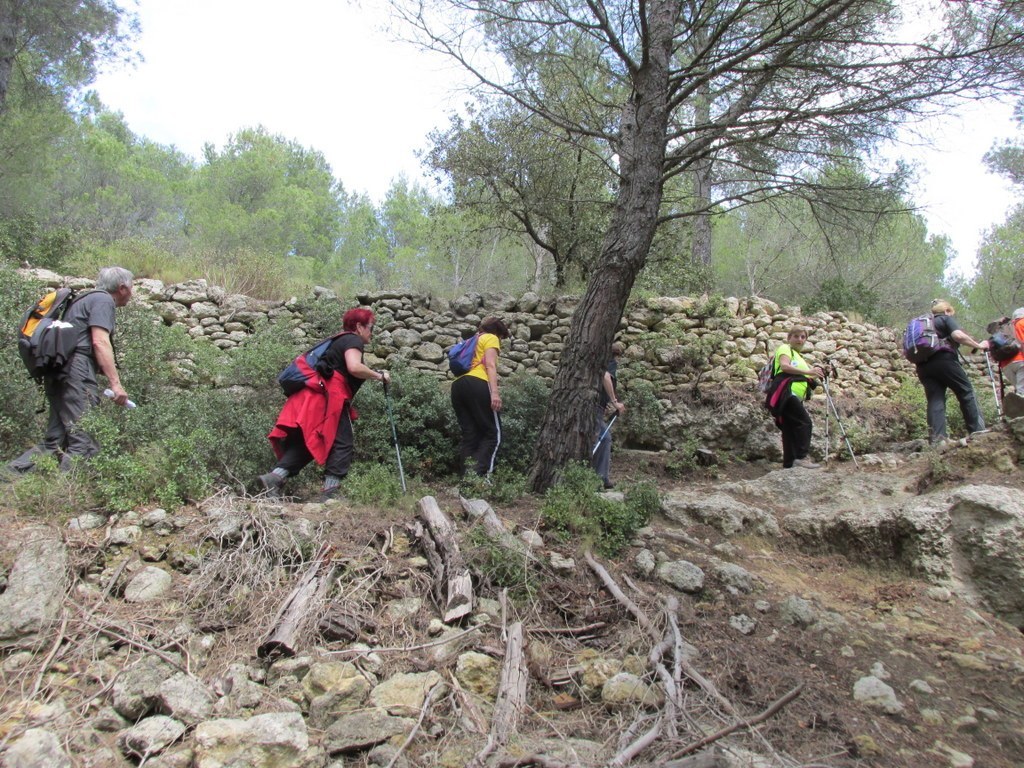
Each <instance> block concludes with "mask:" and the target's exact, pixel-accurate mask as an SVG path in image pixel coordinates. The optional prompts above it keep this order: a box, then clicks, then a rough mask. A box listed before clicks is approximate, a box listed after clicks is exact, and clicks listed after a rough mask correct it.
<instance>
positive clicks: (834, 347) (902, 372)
mask: <svg viewBox="0 0 1024 768" xmlns="http://www.w3.org/2000/svg"><path fill="white" fill-rule="evenodd" d="M27 274H28V275H29V276H32V277H34V278H36V279H39V280H41V281H42V282H44V283H46V284H49V285H74V286H78V287H87V286H89V285H91V281H89V280H86V279H82V278H65V277H61V276H59V275H56V274H54V273H50V272H45V271H43V270H30V271H27ZM135 296H136V298H135V301H138V302H144V303H145V304H147V305H148V306H150V307H151V308H152V310H153V312H154V313H155V314H156V315H157V316H158V317H159V318H160V319H161V321H162V322H164V323H165V324H167V325H180V326H183V327H185V328H186V329H187V332H188V334H189V335H190V336H191V337H193V338H194V339H196V340H200V341H204V342H208V343H211V344H213V345H215V346H217V347H219V348H221V349H224V350H226V351H230V350H231V349H234V348H235V347H237V346H239V345H241V344H244V343H245V342H246V340H247V339H248V338H249V337H250V336H251V335H252V334H253V333H254V332H255V330H256V329H257V328H258V327H259V326H260V325H261V324H263V323H265V322H270V323H286V324H287V325H288V326H290V327H291V329H292V333H293V334H294V336H295V337H296V339H297V340H302V339H304V338H308V337H310V336H311V335H312V334H311V332H310V331H309V328H308V324H307V322H306V313H307V312H308V310H309V308H310V307H312V306H314V305H315V304H316V303H318V302H332V303H334V302H338V297H337V296H336V295H335V294H334V293H333V292H331V291H329V290H327V289H322V288H318V289H315V290H314V291H313V293H312V295H310V296H309V297H306V298H304V299H301V300H300V299H297V298H293V299H290V300H288V301H264V300H258V299H253V298H251V297H247V296H242V295H240V294H230V293H227V292H226V291H224V290H223V289H221V288H218V287H216V286H211V285H208V284H207V282H206V281H205V280H191V281H188V282H185V283H179V284H174V285H164V284H163V283H161V282H160V281H157V280H138V281H136V285H135ZM577 302H578V298H577V297H572V296H560V297H556V298H542V297H540V296H538V295H536V294H533V293H526V294H524V295H522V296H519V297H514V296H510V295H507V294H486V295H481V294H473V293H471V294H466V295H464V296H461V297H459V298H457V299H454V300H451V301H449V300H446V299H441V298H438V297H435V296H428V295H424V294H413V293H403V292H395V291H380V292H376V293H367V294H362V295H359V296H357V297H356V299H355V301H354V302H340V303H338V314H339V324H340V315H341V312H342V311H343V310H344V309H345V308H347V307H348V306H353V305H356V304H358V305H363V306H368V307H370V308H371V309H373V310H374V312H375V313H376V315H377V329H376V332H375V334H374V340H373V343H372V348H371V350H370V351H369V354H368V362H369V364H371V365H387V364H388V362H389V361H392V360H394V359H395V358H401V359H403V360H405V361H406V362H407V363H408V364H409V365H411V366H412V367H414V368H417V369H420V370H423V371H426V372H428V373H431V374H434V375H436V376H438V378H443V377H445V376H446V374H447V365H446V363H445V361H444V350H445V349H446V348H447V347H449V346H450V345H451V344H453V343H455V342H456V341H457V340H458V339H459V338H461V337H463V336H466V335H469V334H471V333H472V332H473V331H474V330H475V329H476V326H477V324H478V323H479V322H480V320H481V319H482V318H483V317H485V316H487V315H489V314H497V315H499V316H501V317H502V318H503V319H505V320H506V321H508V322H509V323H510V327H511V329H512V338H511V339H510V340H509V341H508V342H506V343H505V345H503V349H502V355H501V358H500V361H499V372H500V373H501V374H502V375H506V376H507V375H509V374H512V373H533V374H536V375H539V376H541V377H543V378H547V379H550V378H552V377H553V376H554V373H555V369H556V367H557V365H558V359H559V355H560V354H561V350H562V345H563V343H564V340H565V337H566V335H567V334H568V332H569V323H570V321H571V318H572V314H573V311H574V310H575V308H576V305H577ZM320 309H321V310H322V307H321V308H320ZM794 324H800V325H803V326H806V327H807V328H808V329H809V331H810V337H809V342H808V345H807V348H806V350H805V356H806V357H808V359H810V360H812V361H814V362H824V361H826V360H828V361H831V362H832V363H834V364H835V366H836V370H837V373H838V376H837V377H836V378H835V380H834V386H835V388H836V389H839V390H844V391H847V392H849V393H850V394H858V395H861V396H883V397H884V396H890V395H892V394H893V393H895V391H896V390H897V389H898V388H899V386H900V383H901V380H902V379H903V378H905V377H907V376H910V375H912V374H913V369H912V366H910V365H909V364H908V363H906V362H905V361H904V360H903V358H902V357H901V356H900V354H899V337H898V335H897V333H896V332H895V331H894V330H892V329H889V328H880V327H877V326H872V325H868V324H865V323H860V322H855V321H854V320H852V319H850V318H849V317H847V316H846V315H844V314H843V313H841V312H819V313H815V314H812V315H803V314H802V313H801V311H800V309H799V308H798V307H780V306H778V305H776V304H774V303H772V302H770V301H767V300H765V299H759V298H742V299H736V298H727V299H719V298H716V297H711V298H708V297H700V298H690V297H658V298H648V299H639V300H636V301H633V302H631V303H630V305H629V306H628V308H627V312H626V315H625V317H624V318H623V319H622V322H621V324H620V329H619V334H618V338H619V339H620V340H621V341H622V342H623V343H624V344H625V345H626V352H625V354H624V361H623V373H624V375H625V376H627V377H628V379H644V380H647V381H649V382H651V383H652V384H653V385H654V386H655V387H656V390H657V391H658V392H659V393H661V394H663V395H664V396H666V397H667V396H671V395H672V393H674V392H677V391H680V390H683V389H686V388H688V387H691V386H692V385H693V383H694V381H695V380H697V379H698V378H699V381H700V384H701V386H705V385H714V386H724V385H742V386H747V387H752V386H753V383H754V382H755V381H756V378H757V370H758V369H759V368H760V366H761V365H763V364H764V362H765V361H766V360H767V354H768V351H769V350H772V349H774V347H775V346H776V345H777V344H779V343H781V342H782V341H784V340H785V337H786V332H787V330H788V329H789V328H790V326H792V325H794Z"/></svg>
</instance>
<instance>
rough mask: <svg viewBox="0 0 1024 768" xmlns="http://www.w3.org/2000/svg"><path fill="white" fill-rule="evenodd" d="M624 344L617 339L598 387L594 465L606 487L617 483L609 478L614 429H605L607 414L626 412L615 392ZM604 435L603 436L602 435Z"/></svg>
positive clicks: (612, 486) (611, 486)
mask: <svg viewBox="0 0 1024 768" xmlns="http://www.w3.org/2000/svg"><path fill="white" fill-rule="evenodd" d="M622 350H623V347H622V344H621V343H620V342H618V341H616V342H615V343H614V344H612V348H611V358H610V359H609V361H608V366H607V368H606V370H605V372H604V373H603V374H601V382H600V385H599V386H598V388H597V398H598V399H597V405H595V406H594V419H595V421H594V424H595V430H596V431H595V433H594V438H595V439H599V440H600V443H598V446H597V451H596V452H595V453H594V458H593V465H594V471H595V472H597V476H598V477H600V478H601V482H602V483H603V484H604V487H605V488H606V489H611V488H614V487H615V484H614V483H612V481H611V480H610V479H609V478H608V472H609V470H610V469H611V464H612V431H611V430H610V429H609V430H608V431H607V432H606V431H605V427H606V426H607V424H606V423H605V416H608V417H611V416H612V415H614V414H617V415H619V416H621V415H622V414H623V413H625V412H626V406H625V405H623V403H622V402H621V401H620V400H619V398H618V396H617V395H616V394H615V387H616V386H617V384H618V379H617V376H616V374H617V373H618V369H619V361H618V358H619V357H620V356H621V355H622ZM602 434H603V435H604V437H602V436H601V435H602Z"/></svg>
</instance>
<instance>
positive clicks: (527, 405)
mask: <svg viewBox="0 0 1024 768" xmlns="http://www.w3.org/2000/svg"><path fill="white" fill-rule="evenodd" d="M550 396H551V388H550V386H549V385H548V383H547V382H546V381H545V380H544V379H542V378H541V377H540V376H535V375H533V374H516V375H514V376H509V377H508V379H506V380H504V381H503V382H502V386H501V448H500V449H499V462H500V467H501V468H503V469H508V470H511V471H512V472H514V473H525V472H527V471H528V470H529V469H530V467H531V466H532V463H533V452H534V449H535V448H536V447H537V437H538V435H539V434H540V427H541V424H542V423H543V421H544V412H545V411H546V410H547V407H548V398H549V397H550Z"/></svg>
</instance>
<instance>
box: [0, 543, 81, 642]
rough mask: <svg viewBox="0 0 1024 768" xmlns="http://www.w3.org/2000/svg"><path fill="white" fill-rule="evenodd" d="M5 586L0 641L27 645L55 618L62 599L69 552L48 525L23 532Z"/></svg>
mask: <svg viewBox="0 0 1024 768" xmlns="http://www.w3.org/2000/svg"><path fill="white" fill-rule="evenodd" d="M24 535H25V536H26V537H27V540H26V541H25V542H24V543H23V544H21V546H20V551H19V553H18V557H17V559H16V560H15V561H14V567H13V568H12V569H11V573H10V575H9V576H8V577H7V589H6V590H5V591H4V592H3V594H0V640H4V641H10V644H11V645H16V646H19V647H27V646H31V645H33V644H34V641H35V639H36V638H37V636H38V635H39V634H40V633H43V632H45V631H46V630H47V628H48V627H49V626H50V624H52V623H53V621H54V620H55V619H56V617H57V614H58V612H59V611H60V606H61V603H62V602H63V600H64V586H65V584H66V583H67V577H68V574H67V568H68V552H67V548H66V547H65V546H64V543H63V542H62V541H61V540H60V539H59V537H57V536H56V535H55V534H54V532H53V531H52V530H50V529H48V528H42V527H36V528H29V529H27V530H26V531H25V534H24Z"/></svg>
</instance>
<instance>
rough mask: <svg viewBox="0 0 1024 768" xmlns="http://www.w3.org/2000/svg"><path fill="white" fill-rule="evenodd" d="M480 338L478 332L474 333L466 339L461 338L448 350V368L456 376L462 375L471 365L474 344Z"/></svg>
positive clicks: (467, 371)
mask: <svg viewBox="0 0 1024 768" xmlns="http://www.w3.org/2000/svg"><path fill="white" fill-rule="evenodd" d="M479 340H480V334H479V333H477V334H474V335H472V336H470V337H469V338H468V339H463V340H462V341H460V342H459V343H458V344H455V345H454V346H453V347H451V349H449V350H448V368H449V369H450V370H451V372H452V373H453V374H455V375H456V376H463V375H465V374H467V373H469V369H470V368H472V367H473V356H474V355H476V344H477V342H478V341H479Z"/></svg>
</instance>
